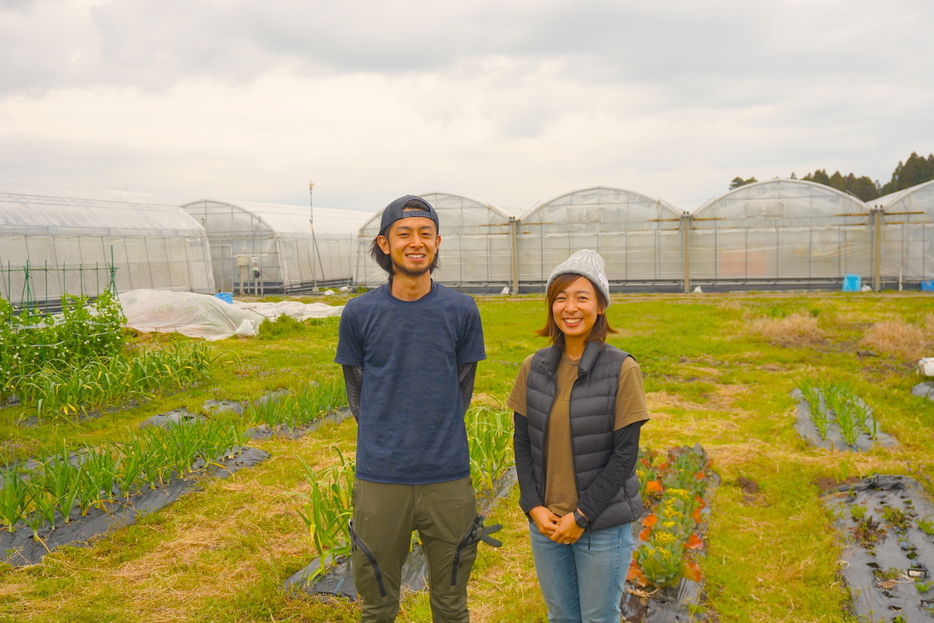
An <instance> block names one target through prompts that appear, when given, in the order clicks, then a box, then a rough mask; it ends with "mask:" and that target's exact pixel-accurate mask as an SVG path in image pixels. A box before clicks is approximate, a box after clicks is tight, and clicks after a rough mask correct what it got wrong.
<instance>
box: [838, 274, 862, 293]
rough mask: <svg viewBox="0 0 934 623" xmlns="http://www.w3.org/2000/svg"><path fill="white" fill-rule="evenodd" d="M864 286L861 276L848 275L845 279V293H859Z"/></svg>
mask: <svg viewBox="0 0 934 623" xmlns="http://www.w3.org/2000/svg"><path fill="white" fill-rule="evenodd" d="M862 286H863V278H862V277H860V276H859V275H847V276H845V277H844V278H843V291H844V292H859V290H860V288H862Z"/></svg>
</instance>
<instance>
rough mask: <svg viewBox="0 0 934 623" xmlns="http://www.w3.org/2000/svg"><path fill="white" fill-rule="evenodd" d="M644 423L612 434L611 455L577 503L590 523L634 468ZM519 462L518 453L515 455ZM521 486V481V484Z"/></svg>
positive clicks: (638, 423) (617, 491) (607, 504)
mask: <svg viewBox="0 0 934 623" xmlns="http://www.w3.org/2000/svg"><path fill="white" fill-rule="evenodd" d="M644 423H645V422H644V421H641V422H633V423H632V424H629V425H628V426H624V427H623V428H621V429H619V430H617V431H614V432H613V445H614V447H613V454H612V456H610V460H609V461H608V462H607V464H606V467H604V468H603V471H602V472H600V475H599V476H597V478H596V480H594V482H593V484H592V485H590V487H588V488H587V490H586V491H584V492H583V493H582V494H581V496H580V499H579V500H578V501H577V508H579V509H580V511H581V512H582V513H583V514H584V515H585V516H586V517H587V518H588V519H590V520H591V521H593V520H594V519H596V517H597V516H598V515H599V514H600V513H602V512H603V510H604V509H605V508H606V507H607V506H609V504H610V502H612V501H613V498H614V497H616V494H617V493H619V490H620V489H621V488H622V486H623V483H625V482H626V481H627V480H628V479H629V477H630V476H632V473H633V471H634V470H635V468H636V460H637V459H638V458H639V430H640V429H641V428H642V425H643V424H644ZM516 462H517V463H518V454H517V456H516ZM520 486H521V481H520Z"/></svg>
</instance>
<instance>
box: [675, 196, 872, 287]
mask: <svg viewBox="0 0 934 623" xmlns="http://www.w3.org/2000/svg"><path fill="white" fill-rule="evenodd" d="M689 242H690V248H689V257H688V263H689V265H690V272H689V277H690V280H691V282H693V283H697V282H703V283H708V284H712V283H716V284H719V285H727V286H729V284H746V285H773V286H781V285H783V284H784V285H785V286H797V285H801V284H820V283H824V284H828V283H832V284H839V283H841V282H842V280H843V278H844V277H845V276H846V275H848V274H857V275H862V276H863V277H866V278H868V277H869V276H870V275H872V266H873V229H872V227H871V222H870V214H869V208H868V206H867V205H866V204H864V203H863V202H862V201H860V200H859V199H857V198H855V197H853V196H851V195H848V194H845V193H842V192H840V191H837V190H834V189H833V188H830V187H828V186H823V185H821V184H815V183H812V182H804V181H799V180H773V181H768V182H758V183H754V184H749V185H747V186H741V187H740V188H737V189H736V190H734V191H731V192H729V193H726V194H724V195H721V196H720V197H716V198H714V199H712V200H710V201H708V202H707V203H705V204H704V205H703V206H701V207H700V208H698V209H697V210H696V211H695V212H694V213H693V214H692V215H691V227H690V236H689Z"/></svg>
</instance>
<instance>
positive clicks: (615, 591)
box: [529, 523, 635, 623]
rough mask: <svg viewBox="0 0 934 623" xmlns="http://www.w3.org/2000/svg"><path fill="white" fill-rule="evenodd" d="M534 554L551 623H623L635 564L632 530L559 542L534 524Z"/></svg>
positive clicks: (587, 534)
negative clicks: (625, 591) (623, 602)
mask: <svg viewBox="0 0 934 623" xmlns="http://www.w3.org/2000/svg"><path fill="white" fill-rule="evenodd" d="M529 532H530V533H531V536H532V555H533V556H534V557H535V571H536V573H537V574H538V583H539V584H540V585H541V587H542V595H544V597H545V603H546V604H547V605H548V620H549V621H550V622H551V623H619V618H620V610H619V603H620V600H621V599H622V597H623V584H624V583H625V582H626V574H627V572H628V571H629V563H630V561H631V560H632V550H633V547H634V545H635V542H634V540H633V538H632V528H631V527H630V525H629V524H628V523H627V524H623V525H622V526H616V527H614V528H607V529H605V530H599V531H597V532H585V533H584V534H583V535H582V536H581V538H580V539H579V540H578V541H577V542H576V543H572V544H571V545H563V544H560V543H555V542H554V541H552V540H551V539H549V538H548V537H547V536H545V535H544V534H542V533H541V532H539V531H538V528H536V527H535V524H534V523H529Z"/></svg>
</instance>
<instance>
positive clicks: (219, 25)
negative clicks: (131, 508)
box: [0, 0, 934, 102]
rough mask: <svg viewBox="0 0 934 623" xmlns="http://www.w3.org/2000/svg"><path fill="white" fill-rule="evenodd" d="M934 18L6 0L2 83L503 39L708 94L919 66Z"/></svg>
mask: <svg viewBox="0 0 934 623" xmlns="http://www.w3.org/2000/svg"><path fill="white" fill-rule="evenodd" d="M932 19H934V5H931V3H929V2H915V1H913V0H906V1H903V2H895V3H886V4H885V5H880V4H878V3H876V2H867V1H865V0H856V1H852V2H845V1H842V0H839V1H837V2H821V3H804V2H797V1H793V0H786V1H784V2H765V3H758V4H753V5H750V4H748V3H739V2H735V1H730V2H726V1H723V0H720V1H716V0H712V1H711V2H705V3H697V2H689V1H685V0H682V1H676V2H666V3H656V4H654V5H649V4H647V3H635V2H627V3H620V2H611V1H595V2H584V3H581V2H572V1H558V0H554V1H551V2H549V1H542V2H534V3H533V2H515V3H500V2H493V1H489V0H480V1H477V2H471V3H437V2H421V1H415V0H408V1H405V0H399V1H394V2H372V1H368V0H348V1H345V2H332V1H328V2H325V1H319V2H307V1H300V0H281V1H278V2H276V1H274V2H263V3H257V2H254V1H251V0H234V1H232V2H225V3H213V2H203V1H202V2H192V1H190V0H189V1H184V2H183V1H180V0H168V1H166V0H113V1H109V2H108V1H105V2H103V3H101V4H99V5H97V6H93V5H80V4H73V3H67V4H66V3H60V2H55V1H44V2H43V1H32V2H30V1H28V0H4V2H3V3H2V4H0V67H2V68H3V69H0V84H2V87H0V88H2V89H3V90H4V92H6V93H13V92H37V91H40V92H41V91H42V90H45V89H51V88H59V87H69V86H89V85H132V86H135V87H138V88H143V89H147V90H148V89H154V90H161V89H166V88H169V87H171V86H172V85H174V84H175V83H177V82H178V81H180V80H184V79H187V78H198V77H202V76H211V77H214V78H221V79H224V80H228V81H231V82H234V83H236V82H241V81H249V80H253V79H255V78H256V77H258V76H261V75H264V74H266V73H268V72H269V71H272V70H274V69H277V68H282V67H287V68H291V69H293V70H295V71H298V72H305V73H313V74H333V73H346V72H372V73H381V74H400V73H408V72H432V71H442V70H445V69H448V68H450V67H452V66H455V65H457V64H459V63H464V62H469V61H471V60H474V59H477V58H483V57H487V56H491V55H507V56H510V57H513V58H526V59H533V60H538V61H547V60H549V59H560V60H561V61H562V62H564V63H565V71H567V72H568V74H569V75H572V76H574V77H575V79H577V80H580V81H582V82H601V81H607V82H619V81H623V82H630V81H632V82H638V83H652V84H663V85H667V86H668V87H669V88H673V89H676V91H677V92H678V93H679V94H682V95H688V94H691V96H692V97H694V98H699V99H703V100H710V101H712V102H716V101H717V100H718V99H719V98H721V97H722V96H723V95H722V94H723V93H724V92H729V91H730V89H731V86H732V85H735V84H736V83H737V82H745V81H747V80H761V79H765V80H772V81H776V82H777V83H779V84H778V85H776V87H775V88H776V90H779V89H781V86H780V85H784V87H785V88H795V86H798V85H801V84H802V83H814V82H816V81H824V80H827V79H828V77H830V78H832V79H837V80H854V81H857V80H860V79H865V78H866V77H867V76H878V75H880V74H884V75H887V76H889V77H890V78H891V79H901V78H904V77H908V76H911V75H916V76H919V77H920V76H921V75H923V74H922V73H921V71H922V68H923V63H925V62H926V60H925V59H930V58H931V56H932V52H934V42H932V38H931V37H929V36H927V33H928V32H929V27H930V24H931V22H932ZM765 95H766V96H768V91H766V92H765Z"/></svg>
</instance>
